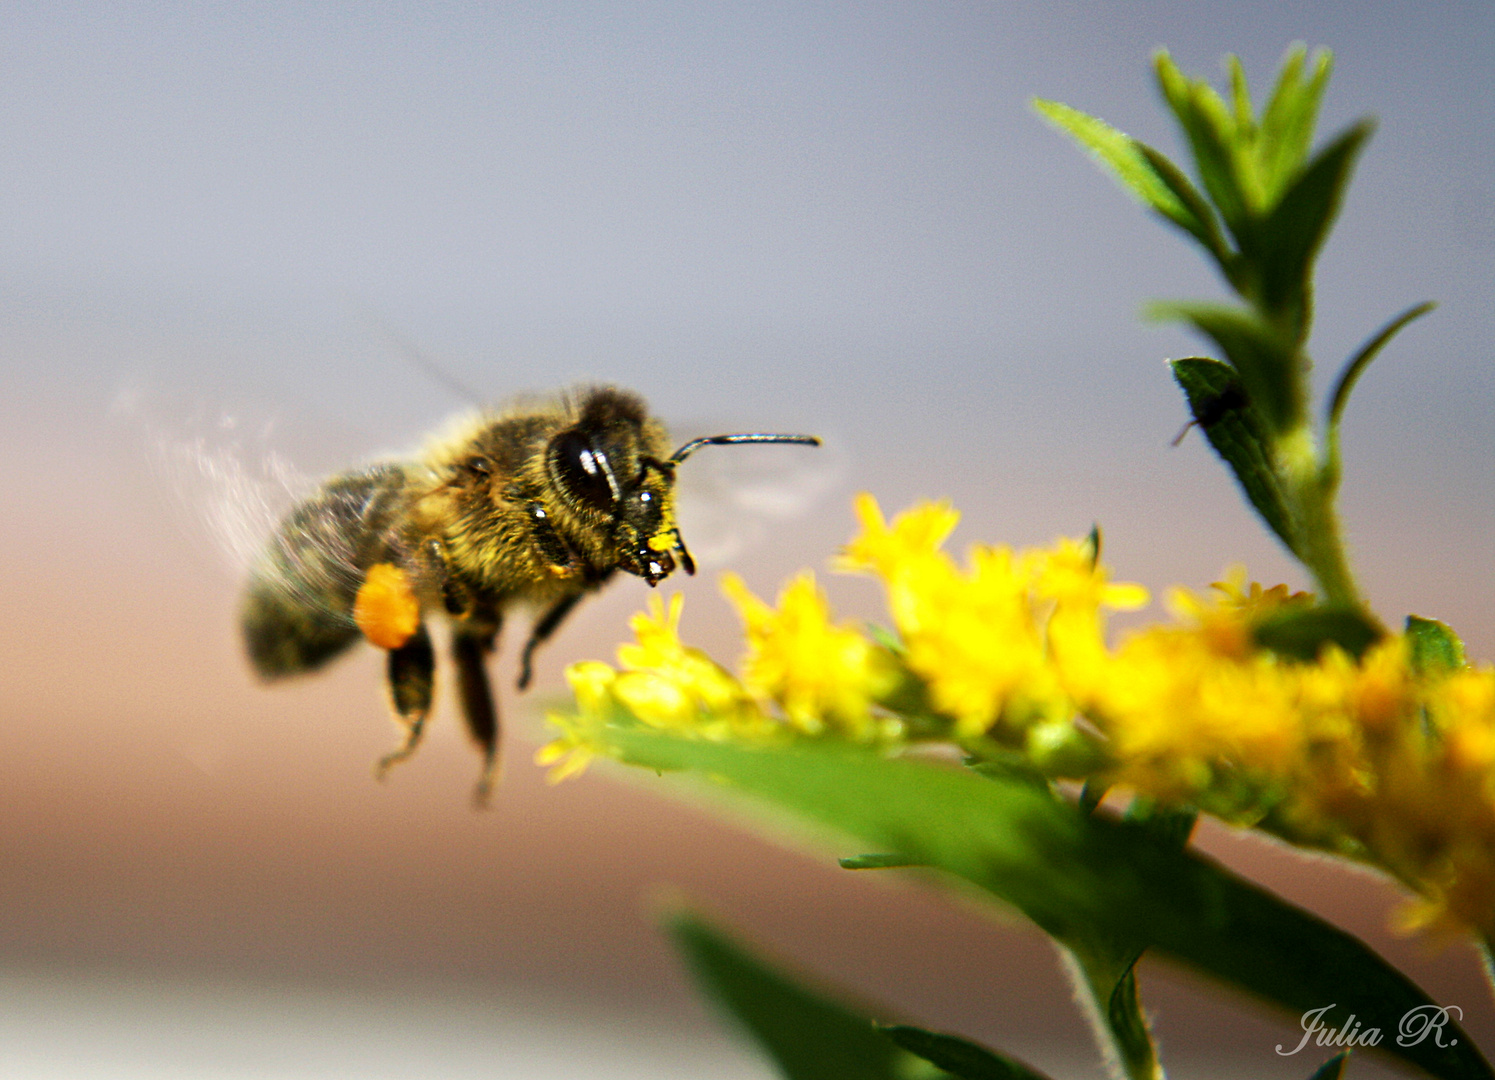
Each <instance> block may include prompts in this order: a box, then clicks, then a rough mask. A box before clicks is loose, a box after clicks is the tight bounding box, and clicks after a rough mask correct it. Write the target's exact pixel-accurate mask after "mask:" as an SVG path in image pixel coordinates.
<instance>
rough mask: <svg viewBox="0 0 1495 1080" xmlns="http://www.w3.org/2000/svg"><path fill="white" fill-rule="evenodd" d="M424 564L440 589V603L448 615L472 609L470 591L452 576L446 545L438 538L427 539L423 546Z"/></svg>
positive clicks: (461, 613)
mask: <svg viewBox="0 0 1495 1080" xmlns="http://www.w3.org/2000/svg"><path fill="white" fill-rule="evenodd" d="M424 555H425V561H426V564H427V565H428V566H429V567H430V569H431V571H432V573H433V575H434V577H435V579H436V583H437V585H438V586H439V587H440V589H441V605H442V607H444V608H446V613H447V614H448V615H459V616H461V615H466V614H467V613H468V612H470V611H471V610H472V607H473V598H472V593H471V592H470V591H469V590H468V589H467V587H466V586H464V585H463V584H462V583H461V582H460V581H458V580H457V579H456V578H455V577H453V576H452V571H451V566H450V565H449V564H448V563H447V559H446V545H444V544H443V543H442V542H441V541H440V540H435V539H432V540H427V541H426V543H425V548H424Z"/></svg>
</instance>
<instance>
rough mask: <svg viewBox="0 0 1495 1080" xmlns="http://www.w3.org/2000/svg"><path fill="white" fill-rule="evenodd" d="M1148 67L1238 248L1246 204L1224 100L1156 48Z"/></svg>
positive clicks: (1246, 227) (1245, 228)
mask: <svg viewBox="0 0 1495 1080" xmlns="http://www.w3.org/2000/svg"><path fill="white" fill-rule="evenodd" d="M1154 69H1155V70H1156V72H1157V77H1158V86H1159V88H1160V89H1161V90H1162V91H1163V97H1164V99H1165V100H1166V101H1167V103H1168V107H1169V109H1170V110H1171V111H1172V112H1173V115H1174V117H1175V118H1176V119H1177V120H1178V123H1179V127H1180V128H1182V129H1183V133H1184V137H1185V138H1186V139H1187V140H1188V142H1189V149H1190V150H1191V151H1192V152H1193V155H1194V167H1195V168H1196V169H1197V170H1198V172H1199V179H1200V181H1201V182H1202V183H1203V184H1204V190H1205V191H1206V192H1208V193H1209V197H1210V200H1211V201H1212V202H1213V203H1214V204H1215V208H1216V209H1217V210H1219V212H1220V217H1221V218H1223V219H1224V221H1225V225H1226V227H1227V228H1229V229H1230V231H1231V232H1232V233H1233V234H1234V235H1235V237H1236V241H1237V245H1238V246H1240V247H1242V248H1244V247H1245V246H1246V244H1245V243H1244V242H1243V241H1244V240H1245V239H1246V238H1247V237H1248V236H1249V234H1250V231H1251V222H1250V215H1249V212H1248V209H1249V205H1250V204H1249V202H1248V201H1247V198H1246V195H1245V193H1244V192H1243V191H1242V190H1241V186H1240V182H1239V178H1238V177H1237V175H1236V169H1235V162H1234V160H1233V151H1232V149H1231V137H1230V131H1231V127H1232V125H1231V122H1230V116H1229V113H1228V112H1227V111H1226V108H1225V103H1224V102H1223V101H1221V100H1220V97H1219V95H1218V94H1216V93H1215V92H1214V90H1212V89H1210V87H1209V86H1208V85H1207V84H1205V83H1196V82H1193V81H1191V80H1190V79H1188V78H1187V77H1186V76H1185V75H1184V74H1183V72H1181V71H1179V70H1178V67H1177V65H1175V64H1174V63H1173V60H1172V59H1171V58H1170V57H1169V56H1168V54H1167V53H1166V52H1159V53H1158V54H1157V56H1156V58H1155V60H1154Z"/></svg>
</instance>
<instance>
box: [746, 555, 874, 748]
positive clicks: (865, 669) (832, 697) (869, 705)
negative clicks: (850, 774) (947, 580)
mask: <svg viewBox="0 0 1495 1080" xmlns="http://www.w3.org/2000/svg"><path fill="white" fill-rule="evenodd" d="M722 591H723V592H724V593H725V594H726V595H727V598H728V599H729V600H731V601H732V603H733V604H734V605H736V607H737V611H738V614H739V615H740V616H741V617H742V621H743V624H744V626H745V628H746V636H747V644H748V653H747V656H746V658H745V659H744V660H743V663H742V679H743V683H744V684H745V685H746V686H747V687H748V688H749V689H751V690H752V691H753V692H754V693H756V694H759V695H761V696H763V697H765V698H768V699H771V700H772V701H774V702H776V703H777V704H778V706H779V708H780V709H782V710H783V715H784V719H785V720H786V721H788V723H789V724H790V726H791V727H793V728H795V729H796V730H798V731H800V732H802V733H804V734H806V735H819V734H821V733H822V732H824V731H826V730H827V729H829V730H831V731H834V732H837V733H840V734H843V735H846V736H848V737H850V738H852V739H855V740H857V741H862V742H866V741H869V740H871V739H874V738H876V737H877V736H878V735H879V733H880V732H881V731H882V730H883V725H881V724H880V723H879V721H878V719H877V718H876V717H875V716H874V715H873V705H874V704H875V703H876V702H878V701H879V700H880V699H881V698H883V697H885V696H886V695H887V694H889V693H890V692H891V691H892V690H893V689H894V687H896V686H897V684H898V682H899V679H900V672H899V670H898V665H897V662H896V661H895V660H894V659H893V657H892V656H891V655H890V654H889V653H888V651H887V650H886V649H884V648H881V647H879V646H877V645H875V644H873V643H872V642H871V641H869V640H867V638H866V636H865V635H863V634H862V633H861V632H860V631H859V630H856V629H853V628H852V627H850V626H846V625H837V624H836V623H834V622H832V621H831V614H830V605H829V604H828V602H827V601H826V597H825V594H824V593H823V592H821V591H820V589H818V588H817V587H816V585H815V577H814V575H813V574H810V573H809V572H806V573H803V574H801V575H799V576H798V577H796V578H795V579H794V580H793V581H791V582H790V583H789V584H788V585H787V586H785V587H784V590H783V591H782V592H781V593H780V594H779V600H778V607H777V609H775V608H772V607H769V606H768V605H767V604H765V603H764V602H763V601H762V600H760V599H758V598H757V597H756V596H754V595H753V594H752V593H751V592H750V591H749V590H748V588H747V586H746V585H744V584H743V582H742V579H741V578H739V577H737V576H736V575H735V574H727V575H724V576H723V578H722Z"/></svg>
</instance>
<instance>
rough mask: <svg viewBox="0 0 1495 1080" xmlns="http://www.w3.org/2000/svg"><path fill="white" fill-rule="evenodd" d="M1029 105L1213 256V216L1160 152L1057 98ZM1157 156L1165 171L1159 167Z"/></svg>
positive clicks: (1217, 242)
mask: <svg viewBox="0 0 1495 1080" xmlns="http://www.w3.org/2000/svg"><path fill="white" fill-rule="evenodd" d="M1033 108H1034V109H1035V110H1037V112H1038V113H1039V115H1041V116H1042V117H1043V118H1044V119H1045V120H1047V121H1048V122H1049V123H1051V124H1053V125H1054V126H1055V127H1056V128H1058V129H1059V130H1060V131H1062V132H1064V133H1065V134H1067V135H1068V136H1070V138H1072V139H1074V140H1075V142H1077V143H1079V144H1080V146H1082V147H1083V148H1084V149H1086V150H1088V151H1089V152H1090V154H1091V156H1092V157H1094V158H1095V159H1096V161H1097V162H1098V163H1099V164H1101V165H1102V166H1103V167H1105V168H1106V169H1107V170H1108V171H1109V172H1110V173H1111V175H1112V176H1114V177H1115V178H1116V180H1117V181H1119V182H1120V184H1121V185H1122V187H1124V188H1126V189H1127V190H1128V191H1130V192H1131V193H1132V194H1133V195H1134V196H1135V197H1136V198H1137V199H1138V200H1139V201H1140V202H1141V203H1142V204H1143V205H1144V206H1147V207H1150V208H1151V209H1153V210H1155V211H1156V212H1157V213H1159V214H1161V215H1162V216H1163V217H1164V218H1166V219H1167V220H1169V221H1171V222H1172V223H1173V224H1175V225H1177V226H1178V227H1179V228H1181V229H1183V230H1184V231H1185V232H1187V233H1189V234H1190V235H1191V236H1193V237H1194V238H1195V239H1196V240H1198V241H1199V242H1200V243H1201V244H1203V245H1204V247H1205V248H1206V249H1207V250H1208V251H1210V253H1211V254H1213V255H1215V256H1216V257H1217V258H1219V257H1220V255H1221V253H1222V252H1223V250H1224V249H1223V242H1222V241H1221V239H1220V235H1219V230H1218V229H1217V228H1216V227H1215V223H1214V216H1213V214H1212V213H1211V212H1210V210H1209V207H1208V206H1207V205H1205V203H1204V201H1203V199H1201V198H1200V196H1199V193H1198V192H1197V191H1195V190H1194V188H1193V186H1192V185H1191V184H1189V182H1188V179H1187V178H1186V177H1184V176H1183V174H1182V173H1180V172H1179V171H1178V169H1177V168H1175V167H1174V166H1173V165H1172V163H1171V162H1168V161H1167V159H1166V158H1164V157H1163V156H1162V155H1161V154H1158V153H1157V152H1156V151H1154V150H1151V149H1150V148H1149V147H1146V146H1143V145H1142V144H1141V143H1139V142H1137V140H1135V139H1133V138H1132V137H1131V136H1130V135H1128V134H1126V133H1125V132H1123V131H1118V130H1117V129H1116V128H1114V127H1112V126H1111V125H1110V124H1107V123H1106V122H1105V121H1104V120H1100V119H1097V118H1096V117H1094V116H1089V115H1087V114H1085V113H1082V112H1080V111H1079V110H1078V109H1073V108H1070V107H1069V106H1068V105H1064V104H1061V103H1060V102H1057V101H1043V100H1039V99H1035V100H1034V102H1033ZM1159 162H1162V163H1164V164H1165V166H1166V168H1167V170H1169V171H1168V172H1167V173H1165V172H1162V171H1160V169H1159Z"/></svg>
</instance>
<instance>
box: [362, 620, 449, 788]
mask: <svg viewBox="0 0 1495 1080" xmlns="http://www.w3.org/2000/svg"><path fill="white" fill-rule="evenodd" d="M435 671H436V653H435V650H433V649H432V648H431V635H430V634H428V633H426V628H425V626H424V625H421V626H419V627H417V628H416V631H415V633H414V634H412V635H410V637H409V639H408V640H407V641H406V642H405V644H403V645H401V646H400V647H399V648H397V649H390V650H389V665H388V668H387V672H388V679H389V700H390V704H391V705H392V706H393V707H394V713H395V718H396V719H397V720H399V722H400V723H401V724H403V725H404V726H405V742H404V744H403V745H402V746H401V747H400V748H399V749H398V750H394V751H392V752H390V753H388V754H385V755H384V756H383V757H382V758H380V759H379V764H378V765H376V766H375V767H374V775H375V776H377V777H378V778H379V779H380V780H383V779H384V777H385V774H386V773H388V772H389V770H390V769H391V768H392V767H393V766H395V765H397V764H399V763H400V762H402V761H404V760H405V759H406V758H408V757H409V756H410V755H411V754H413V753H415V749H416V747H418V746H419V745H420V740H421V736H422V735H423V734H424V733H425V729H426V717H427V716H429V715H430V714H431V697H432V694H433V692H434V689H435Z"/></svg>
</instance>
